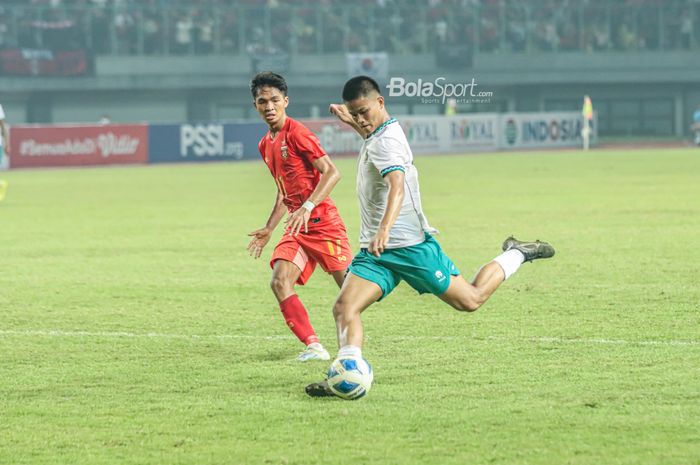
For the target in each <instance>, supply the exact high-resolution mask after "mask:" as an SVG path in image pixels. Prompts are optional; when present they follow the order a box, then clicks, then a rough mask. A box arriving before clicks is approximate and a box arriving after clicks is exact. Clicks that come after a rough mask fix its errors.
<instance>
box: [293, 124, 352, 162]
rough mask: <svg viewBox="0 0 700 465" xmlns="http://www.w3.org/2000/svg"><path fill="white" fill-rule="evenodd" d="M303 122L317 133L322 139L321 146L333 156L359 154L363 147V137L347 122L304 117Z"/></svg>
mask: <svg viewBox="0 0 700 465" xmlns="http://www.w3.org/2000/svg"><path fill="white" fill-rule="evenodd" d="M301 122H302V123H303V124H304V126H306V127H307V128H309V129H311V131H312V132H313V133H314V134H316V136H317V137H318V139H319V140H320V141H321V147H323V149H324V150H325V151H326V153H327V154H328V155H330V156H331V157H333V156H337V155H341V156H344V155H352V156H357V154H358V153H359V152H360V147H362V138H361V137H360V135H359V134H357V132H355V130H354V129H353V128H351V127H350V126H348V125H347V124H345V123H341V122H340V121H338V120H337V119H335V118H328V119H316V120H313V119H303V120H301Z"/></svg>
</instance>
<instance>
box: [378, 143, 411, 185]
mask: <svg viewBox="0 0 700 465" xmlns="http://www.w3.org/2000/svg"><path fill="white" fill-rule="evenodd" d="M368 154H369V158H370V161H371V162H372V164H373V165H374V166H375V168H377V171H379V174H381V175H382V177H384V176H386V175H387V174H389V173H391V172H392V171H403V172H406V165H408V163H409V160H410V157H409V156H408V154H407V153H406V147H405V145H404V144H403V143H402V142H401V141H400V140H399V139H397V138H394V137H383V138H381V139H379V140H377V141H376V143H375V144H374V147H372V148H371V149H370V150H369V153H368Z"/></svg>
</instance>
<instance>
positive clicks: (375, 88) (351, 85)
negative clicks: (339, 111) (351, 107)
mask: <svg viewBox="0 0 700 465" xmlns="http://www.w3.org/2000/svg"><path fill="white" fill-rule="evenodd" d="M372 92H376V93H378V94H380V95H381V92H380V91H379V84H377V81H375V80H374V79H372V78H371V77H369V76H355V77H354V78H352V79H350V80H349V81H348V82H346V83H345V86H344V87H343V100H344V101H346V102H350V101H351V100H355V99H358V98H360V97H366V96H368V95H369V94H371V93H372Z"/></svg>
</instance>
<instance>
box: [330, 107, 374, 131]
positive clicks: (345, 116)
mask: <svg viewBox="0 0 700 465" xmlns="http://www.w3.org/2000/svg"><path fill="white" fill-rule="evenodd" d="M328 111H330V112H331V114H333V115H335V116H336V117H337V118H338V119H339V120H340V121H342V122H343V123H345V124H348V125H350V126H352V128H353V129H354V130H355V131H356V132H357V133H358V134H359V135H360V136H361V137H362V138H363V139H364V138H365V137H367V134H366V133H365V131H364V130H363V129H362V128H361V127H360V126H359V125H358V124H357V123H356V122H355V120H354V119H353V118H352V115H351V114H350V112H349V111H348V107H346V106H345V105H344V104H342V103H331V105H330V106H329V107H328Z"/></svg>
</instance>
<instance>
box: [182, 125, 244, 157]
mask: <svg viewBox="0 0 700 465" xmlns="http://www.w3.org/2000/svg"><path fill="white" fill-rule="evenodd" d="M190 154H194V156H196V157H233V158H236V159H241V158H243V143H242V142H226V141H225V140H224V125H223V124H183V125H182V126H180V156H182V157H183V158H184V157H187V156H189V155H190Z"/></svg>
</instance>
